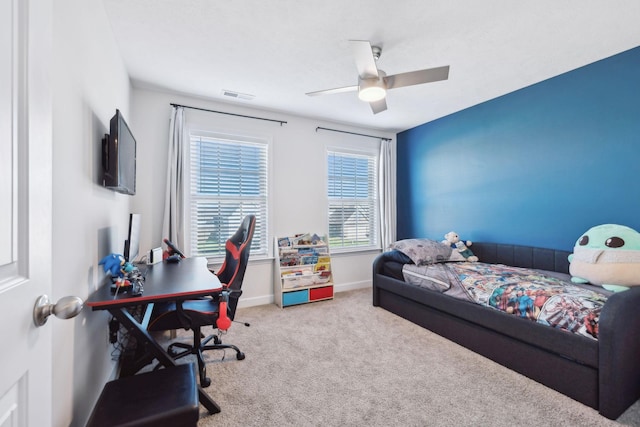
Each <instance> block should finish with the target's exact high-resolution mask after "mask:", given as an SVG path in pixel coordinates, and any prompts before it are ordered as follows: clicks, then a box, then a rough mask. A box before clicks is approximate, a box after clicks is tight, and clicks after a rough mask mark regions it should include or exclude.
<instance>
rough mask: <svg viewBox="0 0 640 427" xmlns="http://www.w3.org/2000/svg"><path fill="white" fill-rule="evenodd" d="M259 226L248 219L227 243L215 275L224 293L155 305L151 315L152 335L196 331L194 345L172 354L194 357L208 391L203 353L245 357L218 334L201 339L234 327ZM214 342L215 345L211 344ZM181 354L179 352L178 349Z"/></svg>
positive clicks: (182, 346)
mask: <svg viewBox="0 0 640 427" xmlns="http://www.w3.org/2000/svg"><path fill="white" fill-rule="evenodd" d="M255 226H256V217H255V215H247V216H246V217H245V218H244V220H243V221H242V224H240V227H239V228H238V230H237V231H236V232H235V234H234V235H233V236H231V237H230V238H229V239H228V240H227V242H226V246H225V249H226V256H225V260H224V263H223V264H222V267H220V270H219V271H218V272H217V273H215V274H216V276H218V279H219V280H220V283H222V291H221V292H219V291H216V293H215V294H214V295H212V297H211V298H206V299H199V300H189V301H182V302H171V303H164V304H156V305H155V306H154V308H153V312H152V314H151V320H150V321H149V326H148V329H149V330H150V331H167V330H174V329H181V328H184V329H191V330H193V344H185V343H180V342H177V343H173V344H171V345H170V346H169V354H171V355H172V356H173V357H174V359H180V358H182V357H185V356H188V355H190V354H195V355H196V358H197V359H198V368H199V371H200V385H201V386H202V387H207V386H209V385H210V384H211V380H210V379H209V378H208V377H207V371H206V366H205V363H204V359H203V357H202V352H203V351H206V350H222V349H226V348H228V349H233V350H235V352H236V358H237V359H238V360H242V359H244V357H245V355H244V353H243V352H241V351H240V349H239V348H238V347H236V346H235V345H231V344H222V342H221V341H220V338H219V335H218V334H213V335H210V336H208V337H207V338H205V339H202V332H201V328H202V327H204V326H213V327H214V328H216V329H218V331H226V330H227V329H229V327H231V322H232V321H233V319H234V317H235V313H236V307H237V306H238V300H239V299H240V295H242V290H241V288H242V282H243V279H244V273H245V270H246V269H247V262H248V260H249V251H250V248H251V240H252V239H253V232H254V230H255ZM212 340H213V344H209V342H211V341H212ZM176 347H178V348H181V349H183V350H182V351H179V352H176V351H175V348H176Z"/></svg>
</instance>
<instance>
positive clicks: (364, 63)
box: [307, 40, 449, 114]
mask: <svg viewBox="0 0 640 427" xmlns="http://www.w3.org/2000/svg"><path fill="white" fill-rule="evenodd" d="M349 42H350V43H351V47H352V49H353V54H354V56H355V60H356V67H357V69H358V84H357V85H355V86H345V87H339V88H335V89H327V90H319V91H317V92H309V93H307V95H309V96H316V95H329V94H334V93H343V92H355V91H357V92H358V98H360V99H361V100H362V101H365V102H368V103H369V105H371V110H372V111H373V114H378V113H380V112H381V111H384V110H386V109H387V102H386V100H385V97H386V95H387V90H389V89H395V88H398V87H404V86H413V85H419V84H423V83H430V82H437V81H439V80H447V79H448V78H449V66H448V65H447V66H444V67H436V68H428V69H425V70H417V71H409V72H407V73H400V74H394V75H392V76H387V74H386V73H385V72H384V71H382V70H379V69H378V67H376V60H378V58H380V54H381V53H382V49H381V48H380V47H378V46H371V43H369V41H367V40H349Z"/></svg>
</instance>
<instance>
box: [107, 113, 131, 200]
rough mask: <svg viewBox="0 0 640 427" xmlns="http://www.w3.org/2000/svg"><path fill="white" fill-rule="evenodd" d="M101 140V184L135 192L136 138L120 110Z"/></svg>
mask: <svg viewBox="0 0 640 427" xmlns="http://www.w3.org/2000/svg"><path fill="white" fill-rule="evenodd" d="M109 131H110V133H109V134H107V135H105V136H104V139H103V140H102V170H103V174H102V185H103V186H105V187H107V188H110V189H112V190H114V191H117V192H119V193H123V194H130V195H134V194H136V139H135V138H134V137H133V134H132V133H131V129H129V126H128V125H127V122H125V120H124V117H122V113H121V112H120V110H116V114H115V115H114V116H113V117H112V118H111V122H110V123H109Z"/></svg>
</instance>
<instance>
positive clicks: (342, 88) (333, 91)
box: [306, 85, 358, 96]
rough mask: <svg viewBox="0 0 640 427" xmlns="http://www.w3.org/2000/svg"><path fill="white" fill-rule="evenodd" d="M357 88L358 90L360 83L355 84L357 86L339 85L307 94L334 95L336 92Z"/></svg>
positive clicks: (351, 90) (355, 89) (350, 90)
mask: <svg viewBox="0 0 640 427" xmlns="http://www.w3.org/2000/svg"><path fill="white" fill-rule="evenodd" d="M357 90H358V85H355V86H345V87H337V88H335V89H326V90H318V91H316V92H309V93H307V94H306V95H308V96H318V95H332V94H334V93H344V92H355V91H357Z"/></svg>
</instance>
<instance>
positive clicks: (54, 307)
mask: <svg viewBox="0 0 640 427" xmlns="http://www.w3.org/2000/svg"><path fill="white" fill-rule="evenodd" d="M83 306H84V302H82V299H81V298H80V297H73V296H68V297H63V298H60V299H59V300H58V302H57V303H55V304H51V302H50V301H49V297H48V296H47V295H40V296H39V297H38V299H37V300H36V305H35V306H34V307H33V323H35V324H36V326H42V325H44V324H45V323H47V318H48V317H49V316H51V315H52V314H53V315H55V316H56V317H57V318H58V319H70V318H72V317H76V316H77V315H78V314H79V313H80V312H81V311H82V307H83Z"/></svg>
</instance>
